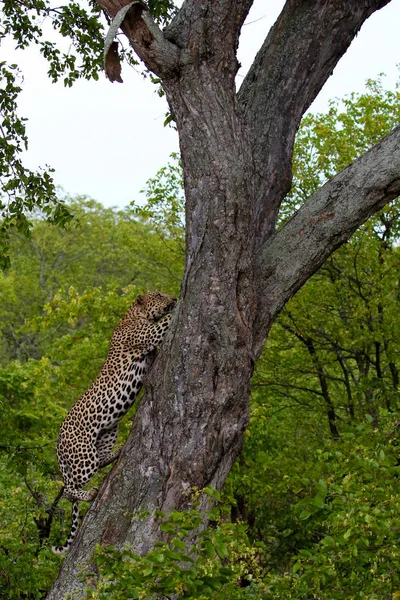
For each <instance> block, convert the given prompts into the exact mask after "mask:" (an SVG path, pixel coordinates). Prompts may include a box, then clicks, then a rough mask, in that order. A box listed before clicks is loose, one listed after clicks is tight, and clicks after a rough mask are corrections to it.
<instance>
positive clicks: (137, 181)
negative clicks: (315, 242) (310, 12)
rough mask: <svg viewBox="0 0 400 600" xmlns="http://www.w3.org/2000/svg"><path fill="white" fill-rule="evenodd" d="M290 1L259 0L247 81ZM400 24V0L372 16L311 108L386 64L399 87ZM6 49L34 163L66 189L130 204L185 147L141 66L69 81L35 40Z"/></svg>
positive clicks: (359, 84) (246, 35)
mask: <svg viewBox="0 0 400 600" xmlns="http://www.w3.org/2000/svg"><path fill="white" fill-rule="evenodd" d="M283 5H284V1H283V0H255V2H254V6H253V8H252V10H251V13H250V14H249V17H248V19H247V22H246V24H245V26H244V27H243V32H242V37H241V42H240V47H239V61H240V63H241V64H242V68H241V70H240V72H239V79H238V82H239V83H240V77H242V78H243V76H244V74H245V73H246V72H247V70H248V68H249V66H250V64H251V62H252V60H253V58H254V56H255V54H256V52H257V51H258V49H259V47H260V45H261V43H262V41H263V40H264V39H265V37H266V35H267V33H268V30H269V28H270V27H271V25H272V24H273V23H274V21H275V20H276V18H277V16H278V14H279V12H280V10H281V9H282V6H283ZM399 31H400V0H392V1H391V2H390V3H389V5H388V6H386V7H385V8H383V9H381V10H380V11H377V12H375V13H374V14H373V15H372V17H371V18H370V19H369V20H368V21H367V22H366V23H365V24H364V26H363V28H362V29H361V31H360V33H359V34H358V36H357V38H356V39H355V40H354V41H353V43H352V45H351V47H350V49H349V50H348V52H347V53H346V55H345V56H344V57H343V58H342V60H341V61H340V63H339V64H338V66H337V68H336V69H335V71H334V73H333V75H332V76H331V77H330V79H329V80H328V82H327V83H326V85H325V87H324V88H323V90H322V91H321V93H320V95H319V96H318V98H317V100H316V101H315V102H314V104H313V106H312V107H311V110H312V111H313V112H320V111H324V110H326V108H327V106H328V100H329V99H330V98H333V97H339V98H340V97H343V96H344V95H345V94H349V93H351V92H353V91H359V92H361V91H363V89H364V84H365V81H366V80H367V79H369V78H375V77H376V76H377V75H378V74H379V73H381V72H384V73H386V75H387V78H386V84H387V86H388V87H390V88H391V89H393V88H394V86H395V83H396V82H397V81H398V79H399V71H398V69H397V67H396V64H398V63H400V48H399V46H400V43H399V40H400V34H399ZM1 54H2V60H3V59H11V60H15V61H16V62H18V64H19V65H20V67H21V69H22V70H23V73H24V84H23V92H22V93H21V97H20V115H21V116H24V117H27V118H28V119H29V120H28V123H27V132H28V137H29V151H28V154H27V156H26V161H25V162H26V165H27V166H29V167H31V168H36V167H38V166H40V165H41V166H43V165H45V164H48V165H51V166H52V167H54V168H55V170H56V172H55V174H54V178H55V181H56V183H57V184H58V185H60V186H61V187H62V188H63V189H64V191H65V192H67V193H69V194H71V195H75V194H86V195H88V196H91V197H92V198H94V199H96V200H99V201H100V202H102V203H103V204H104V205H106V206H119V207H123V206H126V205H127V204H128V203H129V202H130V201H131V200H133V199H134V200H140V193H139V192H140V190H141V189H142V188H143V187H144V185H145V183H146V180H147V179H148V178H149V177H152V176H154V175H155V173H156V171H157V170H158V169H159V168H160V167H162V166H164V165H165V164H166V163H167V162H168V157H169V155H170V153H171V152H175V151H178V139H177V133H176V132H175V131H174V130H173V129H171V128H164V126H163V122H164V115H165V113H166V111H167V105H166V102H165V100H164V99H160V98H159V97H158V96H157V94H156V93H155V86H153V85H152V84H151V83H150V82H149V81H144V80H143V78H142V76H141V75H139V74H138V73H136V72H135V71H134V70H133V69H130V68H127V67H125V70H124V71H123V74H122V76H123V79H124V83H123V84H119V83H113V84H111V83H110V82H108V81H106V80H105V79H104V78H102V77H100V80H99V81H97V82H94V81H93V82H87V81H78V82H77V83H75V84H74V86H73V87H72V88H64V86H63V84H62V83H57V84H52V83H51V82H50V81H49V79H48V78H47V75H46V71H47V63H46V61H45V60H44V59H42V58H41V57H40V55H38V53H36V50H35V49H34V48H31V49H28V50H25V51H21V52H18V53H14V52H10V48H9V46H5V47H4V44H3V48H2V52H1Z"/></svg>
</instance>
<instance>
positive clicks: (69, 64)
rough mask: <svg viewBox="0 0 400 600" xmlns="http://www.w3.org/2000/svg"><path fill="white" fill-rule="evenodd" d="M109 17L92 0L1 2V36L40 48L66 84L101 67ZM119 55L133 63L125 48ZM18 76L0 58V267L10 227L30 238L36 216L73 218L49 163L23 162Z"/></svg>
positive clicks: (161, 15)
mask: <svg viewBox="0 0 400 600" xmlns="http://www.w3.org/2000/svg"><path fill="white" fill-rule="evenodd" d="M149 11H150V12H151V14H152V15H153V17H154V19H155V20H156V21H157V22H158V23H159V24H160V25H165V24H167V23H168V22H169V21H170V20H171V18H172V17H173V15H174V14H175V11H176V8H175V6H174V3H173V2H172V1H171V0H152V1H151V2H149ZM109 22H110V19H109V17H108V15H105V14H103V11H102V10H101V9H100V7H99V5H98V4H97V3H96V2H95V1H94V0H87V1H85V2H82V3H81V2H79V3H78V2H74V1H70V2H66V3H63V4H61V5H58V6H54V3H52V2H50V0H29V1H27V2H14V1H11V0H3V2H2V3H1V10H0V37H1V38H10V39H11V40H12V41H13V43H14V44H15V48H17V49H21V50H24V49H28V48H30V47H31V46H32V45H35V46H37V47H38V48H39V50H40V53H41V55H42V56H43V58H44V59H45V60H46V61H47V63H48V67H49V68H48V75H49V77H50V79H51V80H52V81H53V82H56V81H59V80H60V79H61V80H62V81H63V82H64V85H65V86H68V87H71V86H72V85H73V84H74V82H75V81H76V80H78V79H81V78H83V79H96V80H97V79H98V77H99V72H100V71H101V70H102V69H103V48H104V38H105V30H106V28H107V27H108V24H109ZM120 55H121V58H122V59H123V60H125V61H126V62H127V63H128V64H130V65H134V64H135V65H136V64H137V61H136V60H135V59H134V56H133V53H132V51H131V49H130V47H123V48H122V49H121V52H120ZM21 85H22V74H21V73H20V71H19V69H18V66H17V65H15V64H11V65H10V64H7V63H6V62H4V61H2V62H0V187H1V194H0V268H2V269H6V268H8V267H9V266H10V258H9V243H10V232H12V231H13V230H16V231H18V232H19V233H23V234H24V235H26V236H29V234H30V230H31V228H32V226H33V220H32V219H33V218H35V216H38V214H40V215H42V216H44V217H45V218H47V219H48V221H49V222H51V223H55V224H57V225H59V226H60V227H63V226H64V225H65V224H66V223H67V222H69V221H70V220H71V219H72V213H71V211H70V210H68V207H67V205H66V204H65V202H63V201H62V200H61V199H60V198H58V196H57V191H56V189H55V186H54V181H53V178H52V172H53V169H52V168H51V167H48V166H46V167H44V168H40V169H38V170H37V171H32V170H30V169H28V168H26V167H25V166H24V164H23V162H22V156H23V152H24V150H26V149H27V147H28V138H27V134H26V127H25V121H26V119H25V118H23V117H21V116H19V114H18V106H17V102H18V94H19V93H20V91H21V89H22V87H21Z"/></svg>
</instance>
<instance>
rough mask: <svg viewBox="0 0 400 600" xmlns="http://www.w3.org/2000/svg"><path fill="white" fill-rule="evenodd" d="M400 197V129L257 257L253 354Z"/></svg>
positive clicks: (355, 164)
mask: <svg viewBox="0 0 400 600" xmlns="http://www.w3.org/2000/svg"><path fill="white" fill-rule="evenodd" d="M399 194H400V126H399V127H396V128H395V129H394V131H393V132H392V133H391V134H390V135H388V136H386V137H385V138H383V140H382V141H381V142H379V144H377V145H376V146H374V147H373V148H371V150H369V151H368V152H366V153H365V154H364V155H363V156H362V157H361V158H359V159H357V160H356V161H354V162H353V163H352V164H351V165H349V166H348V167H347V168H346V169H344V170H343V171H341V172H340V173H339V174H338V175H336V176H335V177H333V179H331V180H330V181H329V182H328V183H326V184H325V185H324V186H323V187H322V188H320V189H319V190H318V191H317V192H316V193H315V194H313V195H312V196H311V197H310V199H309V200H308V201H307V202H306V203H305V204H304V205H303V206H302V207H301V208H300V210H299V211H298V212H297V213H296V214H295V215H294V216H293V217H292V218H291V219H290V220H289V221H288V222H287V223H286V224H285V225H284V226H283V227H282V228H281V229H280V230H279V231H278V232H276V233H275V234H274V235H273V236H272V237H271V238H270V239H269V240H268V241H267V242H266V243H265V244H264V246H263V248H262V249H261V251H260V253H259V256H258V275H257V277H256V280H257V281H258V298H259V299H260V307H259V313H258V317H257V320H256V323H255V328H254V331H255V342H254V354H255V356H259V354H260V353H261V350H262V347H263V345H264V341H265V338H266V334H267V329H268V328H269V327H270V325H271V324H272V322H273V320H274V318H275V316H276V314H277V313H278V312H279V311H280V310H281V308H282V307H283V306H284V304H285V303H286V302H287V300H289V298H291V296H293V294H294V293H295V292H296V291H297V290H298V289H299V288H300V287H301V286H302V285H303V284H304V283H305V282H306V281H307V279H308V278H309V277H311V275H312V274H313V273H315V271H317V269H319V267H320V266H321V265H322V264H323V262H324V261H325V260H326V259H327V258H328V256H329V255H330V254H332V252H333V251H334V250H336V249H337V248H339V246H341V245H342V244H343V243H344V242H346V241H347V240H348V239H349V238H350V236H351V235H352V234H353V233H354V231H355V230H356V229H357V227H359V226H360V225H361V224H362V223H364V221H366V220H367V219H368V217H370V216H371V215H372V214H374V213H375V212H377V211H378V210H380V209H381V208H382V207H383V206H384V205H385V204H387V203H388V202H390V200H393V199H394V198H396V197H397V196H398V195H399Z"/></svg>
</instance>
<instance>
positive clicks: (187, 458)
mask: <svg viewBox="0 0 400 600" xmlns="http://www.w3.org/2000/svg"><path fill="white" fill-rule="evenodd" d="M387 1H388V0H341V1H338V0H312V1H311V0H308V1H307V0H288V2H287V3H286V6H285V8H284V10H283V12H282V14H281V16H280V17H279V19H278V21H277V23H276V24H275V26H274V27H273V29H272V30H271V32H270V34H269V36H268V37H267V39H266V41H265V43H264V45H263V47H262V48H261V50H260V52H259V54H258V55H257V57H256V59H255V61H254V65H253V67H252V69H251V70H250V72H249V74H248V76H247V77H246V79H245V81H244V84H243V86H242V88H241V90H240V92H239V94H238V95H237V94H236V91H235V74H236V71H237V67H238V64H237V60H236V54H235V53H236V47H237V42H238V36H239V32H240V28H241V25H242V23H243V21H244V19H245V17H246V14H247V12H248V10H249V7H250V5H251V1H250V0H238V1H237V2H234V3H232V2H231V0H212V1H211V0H210V1H208V2H207V1H204V0H186V1H185V2H184V4H183V6H182V9H181V10H180V12H179V13H178V15H177V17H176V19H175V20H174V21H173V22H172V23H171V25H170V26H169V27H168V28H167V30H166V31H165V32H161V31H160V30H159V29H158V28H157V26H156V25H155V24H154V23H153V22H152V20H151V17H150V15H149V13H148V12H147V11H146V10H143V9H142V8H141V7H140V6H139V8H136V9H135V10H132V11H130V12H129V14H128V16H127V18H126V19H125V20H124V22H123V24H122V30H123V31H124V33H125V34H126V35H127V36H128V38H129V39H130V41H131V43H132V45H133V47H134V49H135V51H136V52H137V54H138V55H139V56H140V58H141V59H142V60H143V61H144V62H145V63H146V65H147V66H148V68H150V69H151V70H153V71H154V72H155V73H157V74H158V75H159V76H160V77H161V78H162V81H163V85H164V88H165V90H166V93H167V97H168V101H169V104H170V107H171V111H172V113H173V115H174V117H175V119H176V123H177V127H178V131H179V137H180V145H181V152H182V160H183V166H184V175H185V192H186V220H187V237H186V263H185V273H184V280H183V284H182V291H181V299H180V304H179V307H178V310H177V314H176V316H175V318H174V320H173V324H172V328H171V331H170V334H169V336H168V338H167V339H166V341H165V342H164V343H163V347H162V349H161V352H160V355H159V357H158V359H157V361H156V363H155V365H154V367H153V369H152V371H151V373H150V374H149V377H148V382H147V386H146V388H147V389H146V394H145V396H144V397H143V399H142V400H141V403H140V406H139V408H138V411H137V413H136V417H135V422H134V425H133V429H132V432H131V435H130V436H129V439H128V441H127V443H126V445H125V448H124V451H123V453H122V455H121V458H120V460H119V461H118V463H117V464H116V465H115V467H114V469H113V470H112V472H111V474H110V475H109V476H108V477H107V479H106V481H105V482H104V484H103V486H102V488H101V490H100V493H99V495H98V497H97V499H96V500H95V502H94V503H93V506H92V507H91V509H90V511H89V512H88V514H87V516H86V518H85V521H84V523H83V525H82V527H81V529H80V531H79V534H78V536H77V538H76V541H75V543H74V546H73V548H72V550H71V552H70V553H69V555H68V556H67V558H66V560H65V562H64V564H63V566H62V569H61V571H60V574H59V577H58V579H57V581H56V582H55V584H54V587H53V589H52V591H51V592H50V594H49V596H48V598H49V600H50V599H51V600H60V599H61V598H66V596H67V594H69V593H72V592H76V594H77V595H76V596H74V597H77V598H79V597H82V589H83V587H84V584H83V583H82V582H81V581H80V580H79V578H78V572H79V570H80V569H82V568H84V567H85V565H87V564H88V562H89V561H90V556H91V554H92V552H93V549H94V546H95V544H96V543H103V544H105V545H109V544H112V545H117V546H118V545H121V544H123V543H125V542H128V543H129V544H131V545H132V546H133V547H134V548H135V549H136V550H139V551H145V550H146V549H147V548H149V547H150V546H151V545H152V544H153V543H154V541H156V539H157V536H158V535H159V533H158V528H157V522H156V520H155V519H154V517H153V516H152V515H153V513H154V510H155V509H161V510H164V511H169V510H171V509H182V508H185V507H187V506H188V505H190V495H188V494H187V491H188V490H189V489H190V487H191V486H197V487H198V488H203V487H204V486H206V485H210V484H211V485H213V486H215V487H216V488H221V486H222V484H223V482H224V480H225V477H226V475H227V474H228V472H229V470H230V468H231V466H232V464H233V462H234V460H235V459H236V457H237V456H238V454H239V453H240V450H241V446H242V438H243V431H244V429H245V427H246V424H247V421H248V405H249V384H250V377H251V375H252V371H253V365H254V361H255V360H256V358H257V357H258V356H259V354H260V353H261V350H262V347H263V345H264V343H265V340H266V336H267V333H268V331H269V329H270V327H271V325H272V323H273V321H274V319H275V317H276V315H277V314H278V312H279V310H280V309H281V308H282V306H283V305H284V303H285V302H286V301H287V300H288V299H289V297H290V296H291V295H292V294H293V293H294V292H295V291H296V290H297V289H299V287H300V286H301V285H302V284H303V283H304V282H305V281H306V280H307V279H308V278H309V277H310V276H311V275H312V274H313V273H314V272H315V270H316V269H317V268H318V267H319V266H320V265H321V264H322V262H323V261H324V260H325V259H326V258H327V257H328V256H329V255H330V254H331V253H332V252H333V251H334V250H335V249H336V248H337V247H338V246H339V245H340V244H342V243H343V242H345V241H346V240H347V239H348V238H349V236H350V235H351V233H352V232H353V231H354V230H355V229H356V228H357V227H358V226H359V225H360V224H361V223H363V222H364V221H365V220H366V219H367V218H368V217H369V216H370V215H371V214H372V213H373V212H374V211H376V210H378V209H379V208H381V207H382V206H383V205H384V204H385V202H388V201H389V200H391V199H392V198H394V197H395V196H396V195H397V194H398V193H399V191H400V179H399V173H400V130H399V129H398V130H396V131H395V132H394V133H393V134H391V136H389V137H388V138H387V139H385V140H384V141H383V142H382V143H381V144H379V145H378V146H377V147H375V148H374V149H373V150H371V151H370V152H369V153H368V154H366V155H365V156H364V157H362V158H361V159H359V160H358V161H356V162H355V163H354V164H353V165H351V166H350V167H348V168H347V169H346V170H345V171H344V172H343V173H341V174H340V175H338V176H337V177H335V178H334V179H333V180H332V181H330V182H328V183H327V184H326V185H325V186H324V187H323V188H322V189H321V190H319V191H318V192H317V193H316V194H315V195H314V196H313V197H312V198H310V199H309V201H308V202H307V203H306V204H305V205H304V206H303V207H302V208H301V209H300V211H299V212H298V213H297V214H296V215H295V216H294V217H293V218H292V219H291V220H290V221H289V222H288V223H286V225H285V226H284V227H282V229H281V230H279V231H278V232H276V233H275V222H276V215H277V211H278V208H279V205H280V203H281V202H282V200H283V198H284V196H285V194H286V192H287V190H288V188H289V185H290V168H291V157H292V150H293V141H294V136H295V133H296V130H297V128H298V125H299V122H300V119H301V116H302V114H303V113H304V111H305V110H306V108H307V107H308V105H309V104H310V102H311V101H312V100H313V98H314V97H315V96H316V95H317V93H318V91H319V90H320V89H321V87H322V86H323V84H324V82H325V81H326V79H327V78H328V76H329V74H330V73H331V71H332V69H333V68H334V66H335V64H336V63H337V61H338V60H339V58H340V57H341V56H342V55H343V54H344V52H345V51H346V49H347V47H348V45H349V44H350V42H351V40H352V39H353V38H354V36H355V35H356V33H357V31H358V30H359V28H360V26H361V25H362V23H363V22H364V21H365V19H366V18H368V17H369V16H370V14H371V13H372V12H373V11H374V10H377V9H378V8H380V7H382V6H384V5H385V4H386V3H387ZM99 4H101V6H102V7H103V8H105V9H106V10H107V11H108V12H109V14H110V15H111V16H112V17H114V16H115V15H116V14H117V13H118V11H119V9H120V8H121V7H122V6H123V5H124V4H125V5H126V4H127V2H124V1H123V0H122V1H121V0H101V2H100V1H99ZM143 509H148V510H150V512H151V516H150V517H149V518H147V519H132V515H135V514H136V513H137V512H138V511H140V510H143Z"/></svg>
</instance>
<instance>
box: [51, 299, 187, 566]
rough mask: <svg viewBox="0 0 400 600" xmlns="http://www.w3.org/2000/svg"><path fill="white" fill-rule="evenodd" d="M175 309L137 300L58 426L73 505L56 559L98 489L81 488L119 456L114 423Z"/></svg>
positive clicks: (124, 410)
mask: <svg viewBox="0 0 400 600" xmlns="http://www.w3.org/2000/svg"><path fill="white" fill-rule="evenodd" d="M175 304H176V298H173V297H172V296H168V295H167V294H162V293H161V292H149V293H148V294H145V295H143V296H138V297H137V299H136V300H135V302H134V303H133V304H132V306H131V307H130V309H129V310H128V312H127V313H126V315H125V316H124V318H123V319H122V321H121V322H120V323H119V325H118V326H117V327H116V329H115V331H114V333H113V336H112V339H111V343H110V348H109V351H108V355H107V358H106V361H105V363H104V364H103V366H102V368H101V371H100V373H99V375H98V376H97V379H96V380H95V381H94V382H93V383H92V385H91V386H90V388H89V389H88V390H87V391H86V392H85V393H84V394H83V395H82V396H81V398H80V399H79V400H78V402H77V403H76V404H75V405H74V406H73V407H72V409H71V410H70V412H69V413H68V414H67V416H66V417H65V419H64V422H63V423H62V425H61V429H60V433H59V437H58V442H57V458H58V464H59V467H60V471H61V475H62V478H63V480H64V496H65V497H66V498H68V499H69V500H71V501H72V505H73V506H72V525H71V531H70V533H69V536H68V539H67V541H66V543H65V544H64V546H53V551H54V552H55V553H56V554H61V553H62V552H65V551H66V550H68V549H69V547H70V546H71V544H72V541H73V539H74V537H75V535H76V532H77V529H78V519H79V509H78V501H79V500H83V501H86V502H90V501H92V500H93V499H94V498H95V497H96V494H97V488H95V487H93V488H92V489H91V490H89V491H85V490H83V489H82V487H83V486H84V485H86V484H87V483H88V482H89V481H90V479H91V478H92V477H93V475H94V474H95V473H96V471H98V470H99V469H101V468H102V467H105V466H106V465H109V464H111V463H112V462H114V461H115V460H116V459H117V458H118V456H119V454H120V451H121V448H117V450H115V451H113V447H114V445H115V442H116V441H117V437H118V424H119V421H120V420H121V418H122V417H123V416H124V415H125V414H126V413H127V411H128V410H129V408H130V407H131V406H132V404H133V403H134V401H135V399H136V397H137V395H138V393H139V391H140V389H141V387H142V382H143V377H144V375H145V373H146V371H147V367H148V363H149V356H150V354H151V353H152V352H153V350H155V349H156V348H157V346H159V344H160V343H161V341H162V339H163V337H164V336H165V334H166V332H167V330H168V328H169V326H170V323H171V311H172V310H173V308H174V307H175ZM162 317H163V318H162ZM159 319H160V320H159Z"/></svg>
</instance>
